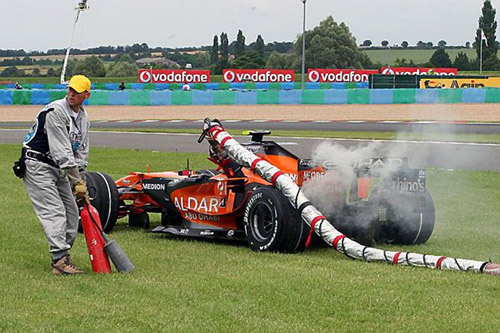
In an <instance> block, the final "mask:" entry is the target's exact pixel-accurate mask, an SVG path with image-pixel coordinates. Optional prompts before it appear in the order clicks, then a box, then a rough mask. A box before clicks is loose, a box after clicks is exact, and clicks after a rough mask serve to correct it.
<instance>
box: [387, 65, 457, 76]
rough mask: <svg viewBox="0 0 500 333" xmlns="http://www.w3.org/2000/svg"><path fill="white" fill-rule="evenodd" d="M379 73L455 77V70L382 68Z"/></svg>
mask: <svg viewBox="0 0 500 333" xmlns="http://www.w3.org/2000/svg"><path fill="white" fill-rule="evenodd" d="M381 72H382V74H387V75H451V76H455V75H457V69H456V68H425V67H382V69H381Z"/></svg>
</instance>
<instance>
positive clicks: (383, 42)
mask: <svg viewBox="0 0 500 333" xmlns="http://www.w3.org/2000/svg"><path fill="white" fill-rule="evenodd" d="M380 45H382V46H383V47H387V45H389V41H387V40H383V41H382V42H381V43H380Z"/></svg>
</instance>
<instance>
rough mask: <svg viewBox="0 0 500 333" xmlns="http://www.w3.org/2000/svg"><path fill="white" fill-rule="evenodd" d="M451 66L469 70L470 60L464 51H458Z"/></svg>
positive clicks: (460, 69)
mask: <svg viewBox="0 0 500 333" xmlns="http://www.w3.org/2000/svg"><path fill="white" fill-rule="evenodd" d="M453 67H456V68H457V69H458V70H459V71H468V70H470V61H469V58H468V57H467V54H465V53H464V52H458V54H457V56H456V57H455V60H454V61H453Z"/></svg>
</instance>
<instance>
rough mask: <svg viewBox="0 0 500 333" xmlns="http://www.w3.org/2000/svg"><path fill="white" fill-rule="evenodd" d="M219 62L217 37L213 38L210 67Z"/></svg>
mask: <svg viewBox="0 0 500 333" xmlns="http://www.w3.org/2000/svg"><path fill="white" fill-rule="evenodd" d="M218 61H219V37H218V36H217V35H215V36H214V41H213V43H212V49H211V50H210V63H211V64H212V65H217V62H218Z"/></svg>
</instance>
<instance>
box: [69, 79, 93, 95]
mask: <svg viewBox="0 0 500 333" xmlns="http://www.w3.org/2000/svg"><path fill="white" fill-rule="evenodd" d="M68 87H70V88H73V89H74V90H75V91H76V92H77V93H79V94H80V93H82V92H84V91H90V80H89V79H88V78H87V77H86V76H84V75H74V76H73V77H72V78H71V80H69V85H68Z"/></svg>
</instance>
